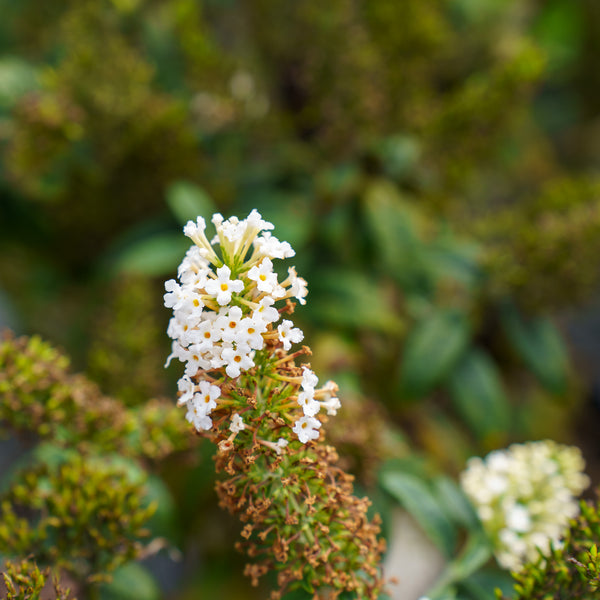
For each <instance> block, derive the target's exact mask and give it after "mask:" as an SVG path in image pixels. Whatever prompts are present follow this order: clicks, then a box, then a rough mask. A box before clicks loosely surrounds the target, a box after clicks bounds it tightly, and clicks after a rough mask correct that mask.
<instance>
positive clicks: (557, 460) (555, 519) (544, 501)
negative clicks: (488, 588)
mask: <svg viewBox="0 0 600 600" xmlns="http://www.w3.org/2000/svg"><path fill="white" fill-rule="evenodd" d="M584 467H585V463H584V460H583V457H582V456H581V452H580V451H579V449H578V448H575V447H572V446H563V445H559V444H557V443H555V442H552V441H550V440H546V441H540V442H529V443H526V444H513V445H512V446H510V447H509V448H508V449H507V450H497V451H494V452H491V453H490V454H489V455H488V456H487V457H486V458H485V459H483V460H482V459H481V458H471V459H469V461H468V463H467V468H466V470H465V471H464V472H463V473H462V475H461V484H462V487H463V489H464V491H465V493H466V494H467V496H468V497H469V498H470V499H471V501H472V502H473V504H474V505H475V507H476V510H477V513H478V515H479V518H480V519H481V522H482V524H483V527H484V529H485V531H486V532H487V534H488V535H489V536H490V539H491V541H492V544H493V546H494V549H495V550H494V553H495V556H496V559H497V561H498V563H499V564H500V566H502V567H504V568H505V569H511V570H518V569H519V568H520V567H521V566H522V565H523V564H524V563H525V562H528V561H531V560H534V559H535V558H537V556H538V551H537V548H539V549H540V550H541V551H542V552H544V553H545V552H547V551H548V550H549V547H550V543H551V542H554V543H557V542H558V541H559V540H560V538H561V537H562V535H563V534H564V531H565V528H566V526H567V525H568V521H569V519H571V518H573V517H575V516H576V515H577V513H578V510H579V509H578V504H577V501H576V498H575V497H576V496H578V495H579V494H581V492H582V491H583V490H584V489H585V488H586V487H587V486H588V485H589V479H588V477H587V476H586V475H585V474H584V473H583V469H584Z"/></svg>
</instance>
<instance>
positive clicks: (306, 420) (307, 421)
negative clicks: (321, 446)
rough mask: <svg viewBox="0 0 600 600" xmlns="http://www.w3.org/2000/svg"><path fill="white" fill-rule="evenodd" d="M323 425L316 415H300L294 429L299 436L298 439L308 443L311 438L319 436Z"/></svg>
mask: <svg viewBox="0 0 600 600" xmlns="http://www.w3.org/2000/svg"><path fill="white" fill-rule="evenodd" d="M320 427H321V421H319V419H315V418H314V417H307V416H304V417H300V418H299V419H298V420H297V421H296V423H295V424H294V427H293V428H292V431H293V432H294V433H295V434H296V435H297V436H298V439H299V440H300V441H301V442H302V443H303V444H306V442H308V441H309V440H316V439H317V438H318V437H319V431H318V430H319V428H320Z"/></svg>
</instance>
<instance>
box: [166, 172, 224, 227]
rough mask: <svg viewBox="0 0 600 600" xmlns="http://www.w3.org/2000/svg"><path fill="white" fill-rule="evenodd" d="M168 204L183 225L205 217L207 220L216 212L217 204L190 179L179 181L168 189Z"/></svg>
mask: <svg viewBox="0 0 600 600" xmlns="http://www.w3.org/2000/svg"><path fill="white" fill-rule="evenodd" d="M167 204H168V205H169V208H170V209H171V212H172V213H173V214H174V215H175V218H176V219H177V221H178V222H179V223H181V225H185V224H186V223H187V222H188V221H190V220H192V221H195V220H196V217H204V218H205V219H206V220H207V221H209V220H210V217H211V216H212V215H213V213H215V212H216V208H215V204H214V202H213V201H212V200H211V198H210V197H209V196H208V194H207V193H206V192H205V191H204V190H203V189H202V188H200V187H198V186H197V185H196V184H194V183H191V182H189V181H177V182H175V183H173V184H171V185H170V186H169V188H168V189H167Z"/></svg>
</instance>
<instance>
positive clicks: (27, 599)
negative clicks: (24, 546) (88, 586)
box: [0, 560, 76, 600]
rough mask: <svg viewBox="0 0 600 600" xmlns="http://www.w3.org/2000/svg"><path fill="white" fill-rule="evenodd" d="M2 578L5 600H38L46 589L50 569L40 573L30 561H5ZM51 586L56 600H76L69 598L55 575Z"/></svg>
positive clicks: (66, 590) (69, 594)
mask: <svg viewBox="0 0 600 600" xmlns="http://www.w3.org/2000/svg"><path fill="white" fill-rule="evenodd" d="M2 577H3V579H4V587H5V588H6V596H4V598H5V600H38V599H39V598H40V593H41V592H42V590H44V589H45V588H46V589H47V587H48V585H47V584H48V580H49V577H50V569H48V568H47V569H44V570H43V571H40V568H39V567H38V566H37V564H36V563H35V561H32V560H21V561H15V562H13V561H6V563H5V565H4V572H3V573H2ZM52 586H53V590H54V597H55V598H56V600H76V599H75V598H73V596H71V592H70V590H68V589H63V588H62V587H61V586H60V584H59V582H58V577H57V576H56V575H55V574H53V577H52ZM0 593H1V588H0Z"/></svg>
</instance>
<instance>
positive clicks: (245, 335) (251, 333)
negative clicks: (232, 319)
mask: <svg viewBox="0 0 600 600" xmlns="http://www.w3.org/2000/svg"><path fill="white" fill-rule="evenodd" d="M266 330H267V324H266V323H265V322H264V321H262V320H260V319H253V318H250V317H245V318H244V319H242V320H241V321H240V327H239V331H238V337H237V339H238V341H239V343H241V344H247V345H248V346H250V348H252V349H253V350H262V349H263V347H264V345H265V340H264V338H263V336H262V335H261V334H262V333H264V332H265V331H266Z"/></svg>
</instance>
